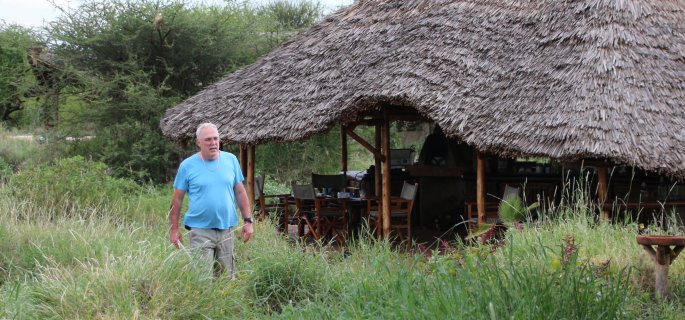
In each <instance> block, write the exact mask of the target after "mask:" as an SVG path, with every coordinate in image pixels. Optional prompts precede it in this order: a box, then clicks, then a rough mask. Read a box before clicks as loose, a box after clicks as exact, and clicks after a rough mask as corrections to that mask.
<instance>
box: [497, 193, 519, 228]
mask: <svg viewBox="0 0 685 320" xmlns="http://www.w3.org/2000/svg"><path fill="white" fill-rule="evenodd" d="M497 213H498V214H499V217H500V218H501V219H502V221H504V222H507V223H513V222H516V221H521V220H523V219H524V218H525V212H524V208H523V201H522V200H521V197H519V196H518V195H515V194H512V195H509V196H507V197H506V198H504V199H503V200H502V202H500V204H499V208H498V209H497Z"/></svg>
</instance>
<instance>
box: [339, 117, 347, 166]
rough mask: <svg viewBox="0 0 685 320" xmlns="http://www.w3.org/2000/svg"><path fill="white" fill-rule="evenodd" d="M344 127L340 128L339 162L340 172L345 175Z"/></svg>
mask: <svg viewBox="0 0 685 320" xmlns="http://www.w3.org/2000/svg"><path fill="white" fill-rule="evenodd" d="M346 129H347V128H346V127H341V130H340V162H341V167H342V168H341V169H342V172H343V173H344V174H345V175H347V133H345V130H346Z"/></svg>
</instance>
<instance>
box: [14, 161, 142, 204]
mask: <svg viewBox="0 0 685 320" xmlns="http://www.w3.org/2000/svg"><path fill="white" fill-rule="evenodd" d="M7 187H8V189H9V190H10V192H11V193H12V194H13V195H14V196H15V197H16V198H17V199H21V200H22V201H28V202H31V203H33V204H35V205H37V206H41V207H44V208H50V207H55V208H62V209H67V208H68V209H71V210H69V211H66V210H65V211H62V212H60V213H57V214H64V215H72V214H73V215H76V216H81V217H90V216H91V215H92V214H94V213H97V212H99V210H100V209H102V207H105V208H106V207H110V206H114V205H115V204H116V203H118V202H122V199H126V198H127V197H128V196H129V195H131V194H136V193H138V192H139V191H140V187H139V186H137V185H136V184H135V183H134V182H132V181H130V180H124V179H117V178H113V177H111V176H110V174H109V170H108V168H107V166H105V165H104V164H103V163H99V162H93V161H86V160H85V159H84V158H83V157H80V156H77V157H73V158H67V159H63V160H60V161H58V162H57V163H56V164H55V165H53V166H40V167H34V168H27V169H24V170H22V171H20V172H19V173H17V174H16V175H14V176H13V177H12V178H11V179H10V181H9V183H8V186H7Z"/></svg>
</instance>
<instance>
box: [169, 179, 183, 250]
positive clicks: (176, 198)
mask: <svg viewBox="0 0 685 320" xmlns="http://www.w3.org/2000/svg"><path fill="white" fill-rule="evenodd" d="M185 195H186V192H185V191H183V190H179V189H176V188H174V195H173V196H172V198H171V207H170V208H169V240H170V241H171V244H173V245H174V246H175V247H176V248H179V247H180V246H181V240H182V236H181V232H180V231H179V230H178V217H179V216H180V215H181V204H182V203H183V197H185Z"/></svg>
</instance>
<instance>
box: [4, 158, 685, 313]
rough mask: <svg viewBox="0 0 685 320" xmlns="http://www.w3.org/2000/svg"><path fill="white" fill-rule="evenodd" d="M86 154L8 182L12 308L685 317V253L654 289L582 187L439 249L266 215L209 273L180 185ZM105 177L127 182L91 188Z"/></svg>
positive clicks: (642, 259)
mask: <svg viewBox="0 0 685 320" xmlns="http://www.w3.org/2000/svg"><path fill="white" fill-rule="evenodd" d="M72 161H76V163H78V165H71V164H70V165H68V167H69V168H72V169H78V170H63V171H60V170H58V167H59V166H60V165H61V164H56V167H53V168H47V169H45V172H46V174H53V172H52V171H50V170H53V171H54V172H60V173H59V177H61V178H62V179H66V180H69V179H73V180H76V181H79V182H78V183H74V184H72V186H71V187H69V189H59V188H67V186H66V185H68V184H66V183H65V186H55V187H54V188H55V190H68V192H62V191H59V192H58V191H55V190H53V189H50V188H51V187H52V186H51V185H50V183H49V182H48V180H47V179H45V180H40V179H39V180H37V183H35V184H31V183H28V182H26V183H23V182H22V183H17V182H16V180H15V181H14V182H12V180H13V179H14V177H12V179H11V180H10V183H9V184H8V185H7V186H5V187H3V189H2V191H0V208H2V214H0V271H1V272H0V318H10V319H11V318H14V319H43V318H46V319H51V318H60V319H64V318H68V319H102V318H107V319H135V318H145V319H228V318H248V319H260V318H262V319H272V318H282V319H303V318H305V319H306V318H316V319H320V318H323V319H330V318H336V319H349V318H351V319H436V318H438V319H439V318H474V319H680V318H682V314H683V312H685V308H684V307H683V306H684V305H685V301H684V299H685V298H684V297H685V280H683V279H685V277H683V275H685V263H683V261H680V260H679V259H676V260H675V262H674V263H673V265H672V266H671V271H670V277H669V278H670V279H671V291H672V295H671V297H670V298H668V299H664V300H658V299H655V298H654V296H653V282H654V278H653V268H654V263H653V262H652V261H651V260H649V258H648V257H647V256H646V255H645V254H644V253H643V252H642V249H641V248H640V247H639V246H638V245H637V243H636V241H635V236H636V233H637V226H636V225H635V224H633V223H622V224H614V223H607V222H601V221H597V220H596V219H595V217H594V211H593V209H592V208H589V209H588V208H587V203H586V205H585V206H583V205H582V204H581V202H582V199H583V197H584V196H582V195H581V196H577V195H574V193H573V192H571V193H570V196H569V198H566V199H565V200H564V201H563V202H562V206H559V207H556V208H553V209H548V210H549V212H542V213H541V214H540V219H538V220H535V221H529V222H527V223H526V224H524V225H523V226H522V227H521V228H511V229H509V230H508V231H507V232H506V233H505V236H504V238H503V239H502V242H500V243H498V244H496V245H491V244H488V245H480V244H465V243H459V242H457V243H451V244H449V245H446V246H443V247H442V248H441V250H435V251H434V252H432V253H430V254H425V255H424V254H423V253H421V252H418V251H413V250H410V251H409V252H407V251H399V250H398V249H397V248H396V247H395V246H393V245H392V244H391V243H390V242H387V241H382V240H376V239H374V238H373V237H372V236H371V235H369V234H368V233H365V232H362V235H361V236H360V237H359V238H358V239H350V241H348V244H349V246H348V247H347V248H345V249H340V248H333V247H330V246H327V245H323V244H316V245H311V244H304V243H301V242H293V241H291V240H289V238H288V237H286V236H284V235H282V234H280V233H278V232H277V231H276V227H275V225H274V223H272V222H271V221H263V222H260V223H259V224H257V226H256V233H255V235H254V237H253V239H252V240H250V242H248V243H247V244H244V243H242V242H241V241H237V243H236V258H237V262H238V274H237V279H236V280H233V281H231V280H228V279H226V278H213V277H211V276H209V275H208V274H207V273H205V272H202V271H201V268H198V267H196V266H195V261H196V260H195V259H194V258H193V254H192V253H191V252H189V251H187V250H186V249H181V250H177V249H175V248H173V247H172V246H171V245H170V244H169V241H168V221H167V209H168V201H169V197H170V195H171V190H170V189H169V188H168V187H164V188H159V189H150V188H141V187H137V188H136V189H131V190H129V189H126V188H122V187H121V186H122V185H123V186H126V183H127V182H126V181H123V182H122V181H118V180H112V179H110V178H108V172H107V171H106V170H104V171H98V170H99V169H100V168H99V167H98V166H97V165H96V164H92V163H87V161H85V160H80V159H76V160H74V159H72ZM82 170H85V171H82ZM94 172H96V173H97V174H94ZM38 173H39V172H36V173H35V174H36V177H38V175H37V174H38ZM22 174H25V173H23V172H22V173H19V176H21V175H22ZM32 174H33V173H32ZM81 175H82V176H83V177H86V178H85V180H83V181H81V180H78V179H81V178H80V177H81ZM20 179H21V178H20ZM93 180H97V181H93ZM27 181H28V180H27ZM58 181H59V180H58ZM54 184H57V183H54ZM119 188H122V189H119ZM93 190H100V191H99V192H100V193H104V194H108V195H113V194H116V195H117V196H116V197H110V196H102V197H100V198H98V197H94V196H93V195H90V194H87V193H88V192H91V191H93ZM122 190H123V191H122ZM41 193H42V194H41ZM573 197H575V198H573ZM63 199H68V201H62V200H63ZM84 208H91V209H92V210H95V211H94V213H90V214H89V213H87V211H84ZM238 230H239V229H238ZM238 240H240V239H238Z"/></svg>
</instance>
